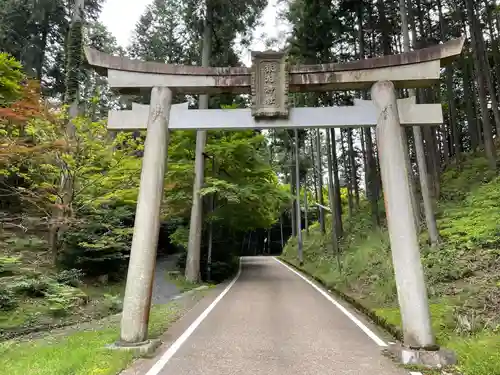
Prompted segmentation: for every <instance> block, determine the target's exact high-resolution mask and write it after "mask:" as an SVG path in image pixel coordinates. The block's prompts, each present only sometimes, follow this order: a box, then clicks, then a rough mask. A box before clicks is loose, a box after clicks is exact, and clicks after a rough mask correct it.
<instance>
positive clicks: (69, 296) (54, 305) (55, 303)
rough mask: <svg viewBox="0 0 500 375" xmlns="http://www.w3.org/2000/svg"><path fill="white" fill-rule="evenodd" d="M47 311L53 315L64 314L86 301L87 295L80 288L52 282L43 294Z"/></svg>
mask: <svg viewBox="0 0 500 375" xmlns="http://www.w3.org/2000/svg"><path fill="white" fill-rule="evenodd" d="M44 299H45V300H46V301H47V302H48V303H49V311H50V312H51V314H52V315H54V316H64V315H66V314H67V313H68V312H69V311H70V310H71V309H73V308H75V307H77V306H81V305H84V304H86V303H87V302H88V300H89V298H88V296H87V295H86V294H85V293H84V292H82V291H81V290H80V289H77V288H73V287H70V286H67V285H62V284H52V285H51V286H50V288H49V289H48V290H47V292H46V293H45V295H44Z"/></svg>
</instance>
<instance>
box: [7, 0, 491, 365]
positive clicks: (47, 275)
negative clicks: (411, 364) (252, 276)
mask: <svg viewBox="0 0 500 375" xmlns="http://www.w3.org/2000/svg"><path fill="white" fill-rule="evenodd" d="M104 3H105V0H71V1H62V0H38V1H34V0H0V20H2V21H1V23H0V370H3V369H5V371H2V373H8V374H13V375H16V374H21V373H23V374H25V373H27V370H26V369H27V368H31V371H32V372H29V373H30V374H31V373H33V374H41V375H42V374H47V375H48V374H56V375H57V374H66V373H71V374H82V375H83V374H117V373H119V371H121V370H122V369H123V368H124V367H126V365H127V364H129V363H130V361H131V360H132V357H131V356H130V355H129V354H124V353H113V354H105V353H102V352H100V351H99V350H98V348H97V346H99V345H101V344H104V343H105V342H110V341H112V340H113V337H114V336H116V331H117V322H116V321H114V320H113V319H114V318H113V316H114V314H117V313H119V312H120V311H121V308H122V298H123V292H124V282H125V277H126V271H127V265H128V259H129V255H130V246H131V242H132V233H133V226H134V216H135V207H136V203H137V196H138V188H139V179H140V171H141V157H142V153H143V147H144V139H145V132H141V131H136V132H112V131H108V130H107V128H106V122H107V114H108V111H109V110H110V109H130V108H131V105H132V102H135V103H144V104H146V103H149V99H150V98H149V93H143V94H142V95H138V96H124V95H117V93H116V92H113V91H112V90H111V89H110V88H109V86H108V85H107V82H106V78H105V77H102V76H100V75H98V74H97V73H96V72H94V71H93V70H92V69H90V68H89V67H88V66H87V65H86V62H85V59H84V55H83V46H91V47H93V48H95V49H98V50H100V51H104V52H106V53H109V54H114V55H119V56H128V57H130V58H135V59H141V60H146V61H161V62H165V63H168V64H186V65H202V64H203V65H208V66H243V65H244V61H243V58H242V56H241V51H242V50H245V49H248V48H249V46H250V43H251V41H252V38H254V35H253V31H254V29H255V28H256V26H257V25H258V24H259V23H260V19H261V16H262V13H263V11H264V9H265V8H266V6H268V2H267V1H266V0H257V1H255V0H253V1H249V0H240V1H238V2H228V1H223V0H205V1H204V2H200V1H194V0H153V1H152V2H151V3H150V4H149V5H148V6H147V8H146V10H145V11H144V13H143V14H142V15H141V16H140V18H139V21H138V22H137V24H136V25H135V27H134V31H133V33H132V36H131V39H130V43H129V45H127V46H125V47H123V46H120V45H119V44H118V43H117V41H116V39H115V37H114V36H113V35H112V34H111V33H110V32H109V31H108V30H107V29H106V26H105V25H104V24H102V23H101V22H100V21H99V19H100V14H101V9H102V6H103V4H104ZM277 9H278V19H279V21H280V22H281V23H282V24H283V25H287V27H288V28H287V31H286V32H283V33H280V34H279V36H278V37H267V36H264V38H265V39H266V47H268V48H269V49H274V50H278V49H283V48H287V50H288V54H289V60H290V61H291V62H292V63H294V64H319V63H323V62H348V61H353V60H359V59H365V58H369V57H376V56H382V55H391V54H399V53H402V52H404V51H407V50H412V49H420V48H424V47H428V46H431V45H435V44H438V43H441V42H444V41H447V40H450V39H453V38H457V37H460V36H462V35H463V36H465V37H466V42H465V46H464V50H463V53H462V55H461V56H460V57H459V58H458V59H457V60H455V61H454V62H453V63H452V64H450V65H448V66H447V67H445V68H442V79H441V83H440V84H439V85H435V86H434V87H432V88H429V89H419V90H416V91H411V90H409V92H407V91H406V90H400V91H401V92H399V94H400V96H401V97H406V96H408V95H416V96H417V100H418V102H419V103H441V104H442V108H443V115H444V119H445V121H444V123H443V124H442V125H441V126H439V127H418V128H417V127H415V128H409V129H406V132H405V135H406V139H407V144H408V152H409V161H408V163H409V166H410V168H409V171H410V174H411V176H410V180H411V182H412V185H413V186H412V188H413V189H412V191H413V195H414V196H413V198H414V204H415V207H416V208H417V209H416V212H415V222H416V225H417V227H418V229H419V233H420V245H421V254H422V262H423V265H424V268H425V275H426V281H427V283H428V292H429V297H430V299H431V314H432V317H433V324H434V325H435V326H434V330H435V333H436V334H437V338H438V343H439V344H441V345H443V346H446V347H448V348H450V349H453V350H455V351H456V352H457V354H458V356H459V364H458V365H457V367H455V368H452V369H445V370H443V372H438V373H443V374H445V373H448V374H464V375H494V374H500V354H499V353H500V333H499V329H500V177H499V174H498V171H499V169H498V165H499V163H498V158H499V156H500V151H499V148H500V143H499V141H498V139H499V138H498V137H499V135H500V107H499V105H498V100H500V7H499V6H498V5H497V4H496V1H488V0H484V1H473V0H454V1H449V0H406V1H405V0H400V1H383V0H354V1H353V0H335V1H331V0H328V1H327V0H279V1H278V2H277ZM207 46H208V47H207ZM207 57H208V60H207ZM291 97H292V98H291V99H292V102H293V104H294V106H296V107H301V106H302V107H303V106H308V107H321V106H332V105H352V101H353V99H354V98H363V99H369V92H362V91H358V92H354V91H352V92H351V91H339V92H328V93H308V94H304V93H300V94H298V93H294V94H291ZM185 101H188V102H189V103H190V107H192V108H196V107H198V105H200V106H201V105H202V100H201V98H198V97H192V96H183V95H176V96H175V97H174V102H175V103H181V102H185ZM206 104H208V107H209V108H227V109H231V108H244V107H248V106H249V105H250V103H249V98H248V97H247V96H245V95H229V94H224V95H216V96H211V97H210V98H209V100H208V103H206ZM198 136H199V135H197V133H196V132H194V131H172V132H170V141H169V146H168V168H167V172H166V174H165V183H164V198H163V203H162V209H161V216H162V224H161V228H160V235H159V240H158V259H163V258H165V259H175V266H174V267H173V268H172V269H169V270H164V271H165V275H162V277H163V276H164V277H165V278H166V279H167V282H168V283H172V284H174V285H175V286H176V287H177V288H178V289H179V290H181V291H183V290H188V289H192V288H195V287H197V286H199V285H201V284H205V285H210V286H212V285H213V284H217V283H220V282H222V281H224V280H227V279H228V278H229V277H231V276H232V275H234V274H235V272H236V271H237V269H238V257H239V256H240V255H258V254H267V255H270V254H272V255H280V254H281V258H282V259H283V260H285V261H286V262H288V263H290V264H292V265H294V266H295V267H297V268H299V269H301V270H302V271H304V272H305V273H307V274H309V275H311V276H312V277H314V278H315V279H316V280H318V281H319V282H320V283H322V284H323V285H325V286H326V287H328V289H329V290H332V291H334V292H336V293H338V294H340V295H341V296H343V298H345V299H347V300H348V301H350V302H351V303H353V304H354V305H355V306H356V307H358V308H359V309H361V310H363V311H364V312H365V313H366V314H367V315H369V316H370V317H371V318H372V319H373V320H375V321H377V322H378V323H379V324H380V325H382V326H383V327H384V328H385V329H386V330H388V331H389V332H390V333H391V334H393V335H394V336H395V337H397V338H398V337H400V335H401V334H400V328H399V327H400V324H401V323H400V316H399V311H398V308H397V295H396V286H395V281H394V272H393V268H392V262H391V257H390V248H389V239H388V233H387V228H386V218H385V208H384V200H383V191H382V185H381V178H380V165H379V163H378V149H377V142H376V133H375V129H370V128H363V129H309V130H299V131H298V132H297V133H295V132H294V131H293V130H269V131H250V130H249V131H240V132H229V131H209V132H207V134H206V145H205V147H204V151H203V153H202V154H201V155H198V154H197V152H196V148H197V147H196V145H197V142H199V139H198V138H199V137H198ZM296 149H297V150H298V152H296ZM199 157H201V158H202V159H203V160H204V167H203V168H204V173H203V176H202V177H204V178H203V180H202V184H201V187H200V191H199V193H200V195H201V196H202V205H201V212H202V220H203V221H202V229H201V231H202V241H201V246H200V248H199V249H193V248H191V246H192V245H190V241H189V237H190V236H192V235H193V234H192V233H190V228H191V229H192V228H193V221H192V220H191V219H192V218H191V213H192V206H193V184H194V181H195V178H196V176H195V162H196V160H197V158H199ZM296 163H297V164H298V166H299V168H298V172H299V173H296V172H295V171H296ZM297 186H299V191H298V192H297V190H296V189H297ZM297 196H300V197H301V198H300V201H297V200H296V199H295V197H297ZM328 207H329V208H330V209H329V210H328V209H326V208H328ZM297 209H299V210H300V211H301V223H300V224H298V223H297V215H296V210H297ZM299 226H300V227H301V228H302V230H301V233H300V234H301V236H298V233H297V232H298V231H297V227H299ZM299 246H300V247H301V248H303V254H304V262H303V263H302V264H300V263H299V260H298V258H297V251H298V247H299ZM191 251H198V252H199V253H200V262H199V264H198V265H197V267H198V268H199V270H200V272H198V273H195V274H194V275H193V273H192V272H191V273H190V272H189V264H187V262H186V259H187V258H188V253H189V252H191ZM184 275H185V276H184ZM174 310H175V309H174ZM174 310H172V309H171V308H170V307H169V308H168V309H167V310H165V307H162V306H160V305H159V306H153V309H152V317H151V327H150V329H151V330H152V335H153V336H154V335H159V334H160V333H161V332H163V331H165V330H166V328H167V326H166V325H168V322H164V321H160V320H159V319H158V317H160V316H164V315H165V314H166V315H168V316H169V317H171V320H172V321H173V320H175V319H177V317H179V316H180V315H181V310H182V307H179V308H178V310H175V311H174ZM110 317H111V318H110ZM102 319H110V321H106V323H105V327H104V328H103V329H102V330H101V331H99V332H97V331H95V330H92V332H91V333H89V332H87V334H86V335H83V334H81V333H79V332H78V329H74V328H69V329H68V331H64V332H66V334H65V337H63V338H58V339H56V341H55V342H54V343H53V344H52V345H53V347H47V346H44V345H42V344H41V343H40V342H39V341H37V338H39V337H42V338H44V337H45V336H44V334H45V333H46V332H50V331H51V330H54V329H61V328H62V327H74V324H76V323H78V324H83V325H85V324H93V323H92V322H96V321H99V322H100V321H101V320H102ZM169 319H170V318H169ZM99 324H100V323H99ZM84 331H85V329H84ZM58 340H59V341H58ZM83 343H85V345H84V344H83ZM101 346H102V345H101ZM62 348H71V350H73V353H74V355H73V356H72V358H71V359H67V360H66V361H62V360H61V357H63V356H64V354H63V353H64V350H65V349H62ZM54 353H59V354H56V355H54ZM30 356H37V358H39V360H38V361H37V363H36V365H35V366H34V367H33V364H29V363H28V361H27V359H26V358H28V357H30ZM47 361H49V362H47ZM103 361H107V362H106V363H107V364H106V368H102V366H103V365H102V362H103ZM47 363H50V366H49V365H47ZM82 363H84V365H82ZM68 371H69V372H68ZM426 374H427V373H426ZM428 374H431V372H429V373H428Z"/></svg>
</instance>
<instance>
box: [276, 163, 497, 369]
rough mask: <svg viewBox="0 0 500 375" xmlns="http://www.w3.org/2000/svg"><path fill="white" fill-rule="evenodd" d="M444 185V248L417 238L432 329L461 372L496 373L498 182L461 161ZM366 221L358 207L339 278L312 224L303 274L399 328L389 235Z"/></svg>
mask: <svg viewBox="0 0 500 375" xmlns="http://www.w3.org/2000/svg"><path fill="white" fill-rule="evenodd" d="M441 186H442V190H441V199H440V200H439V202H438V204H437V207H436V208H437V220H438V227H439V232H440V236H441V243H440V245H439V246H438V247H437V248H435V249H432V248H431V247H430V246H428V244H427V238H428V237H427V233H426V232H425V231H422V233H421V236H420V240H421V241H420V243H421V252H422V262H423V265H424V269H425V274H426V279H427V283H428V293H429V297H430V300H431V306H430V309H431V314H432V319H433V327H434V331H435V333H436V335H437V340H438V343H439V344H440V345H442V346H444V347H446V348H450V349H453V350H455V351H456V352H457V354H458V356H459V360H460V363H459V365H458V366H457V368H456V370H457V371H458V372H460V373H461V374H463V375H491V374H500V178H499V177H498V176H496V173H495V172H491V171H490V170H489V169H488V164H487V160H486V159H485V158H484V157H482V156H478V155H466V157H465V158H464V160H463V161H462V163H461V165H460V167H459V168H457V167H456V166H450V167H449V168H447V169H446V170H445V171H444V173H443V174H442V176H441ZM346 206H347V202H344V209H345V208H346ZM380 209H382V210H383V207H380ZM328 220H330V219H328ZM371 223H372V221H371V219H370V215H369V210H368V202H365V201H363V202H362V204H361V205H360V208H359V210H358V211H356V212H355V213H354V214H353V216H352V217H351V218H349V219H347V220H346V223H345V228H346V230H345V237H344V238H343V239H342V242H341V256H340V259H341V265H342V270H341V272H339V268H338V267H337V260H336V257H335V256H334V254H333V252H332V246H331V235H330V234H329V233H327V234H326V235H324V236H323V235H322V234H321V232H320V230H319V225H318V224H317V223H316V224H314V225H312V226H311V228H310V233H309V235H307V234H305V232H304V265H303V267H302V269H303V270H304V271H305V272H306V273H308V274H309V275H312V276H314V277H315V278H317V279H318V280H321V282H322V283H323V284H324V285H326V286H327V287H328V288H331V289H334V290H338V291H340V292H341V293H343V294H345V295H347V296H348V297H350V298H352V299H354V300H355V301H357V302H359V303H360V304H361V305H362V306H364V307H366V308H367V309H368V310H370V311H372V312H374V313H375V314H376V316H377V317H378V318H379V319H382V320H384V321H385V322H386V323H388V324H389V325H393V326H395V327H396V328H398V327H400V324H401V321H400V314H399V310H398V308H397V295H396V285H395V281H394V274H393V268H392V258H391V253H390V248H389V238H388V233H387V230H386V228H385V226H382V227H381V228H373V226H372V224H371ZM327 228H329V226H328V225H327ZM396 251H397V250H396ZM296 256H297V242H296V239H295V238H292V239H290V241H289V242H288V243H287V245H286V248H285V251H284V254H283V257H284V258H285V259H286V260H287V261H289V262H291V263H292V264H294V265H296V266H298V261H297V258H296Z"/></svg>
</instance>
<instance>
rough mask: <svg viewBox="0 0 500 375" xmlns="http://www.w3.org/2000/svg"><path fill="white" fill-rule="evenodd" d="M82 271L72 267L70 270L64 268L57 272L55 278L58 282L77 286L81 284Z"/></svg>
mask: <svg viewBox="0 0 500 375" xmlns="http://www.w3.org/2000/svg"><path fill="white" fill-rule="evenodd" d="M83 276H84V273H83V272H82V270H78V269H76V268H72V269H70V270H64V271H61V272H59V273H58V274H57V275H56V277H55V279H56V281H57V282H58V283H60V284H65V285H69V286H72V287H78V286H80V285H81V284H82V278H83Z"/></svg>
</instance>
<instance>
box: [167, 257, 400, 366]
mask: <svg viewBox="0 0 500 375" xmlns="http://www.w3.org/2000/svg"><path fill="white" fill-rule="evenodd" d="M239 374H241V375H257V374H262V375H299V374H300V375H329V374H332V375H333V374H335V375H407V374H408V371H407V370H403V369H402V368H398V367H397V366H396V365H395V364H393V363H392V362H391V361H390V360H389V359H387V358H385V357H383V356H382V355H381V354H380V347H379V346H378V345H377V344H376V343H375V342H374V341H373V340H372V339H371V338H369V337H368V336H367V335H366V334H365V333H364V332H363V331H362V330H361V329H360V328H359V327H358V326H356V325H355V324H354V323H353V322H352V321H351V320H350V319H349V318H348V317H347V316H346V315H345V314H344V313H342V312H341V311H340V310H339V309H338V308H337V307H336V306H335V305H333V304H332V303H331V302H330V301H328V300H327V299H326V298H325V297H324V296H322V295H321V294H320V293H319V292H318V291H317V290H315V289H314V288H313V287H312V286H311V285H309V284H308V283H307V282H305V281H304V280H302V279H301V278H300V277H299V276H297V275H296V274H294V273H293V272H292V271H290V270H288V269H287V268H286V267H285V266H283V265H281V264H279V263H278V262H277V261H275V260H274V259H272V258H269V257H255V258H246V259H244V260H243V261H242V273H241V275H240V277H239V279H238V281H237V282H236V283H235V284H234V285H233V287H232V288H231V289H230V290H229V292H228V293H227V294H226V295H225V296H224V297H223V298H222V300H220V302H219V303H218V304H217V305H216V306H215V308H214V309H213V310H212V311H211V312H210V313H209V315H208V316H207V317H206V319H205V320H203V322H202V323H201V324H200V325H199V326H198V327H197V328H196V330H195V331H194V332H193V333H192V335H191V336H190V337H189V338H188V339H187V341H186V342H184V344H183V345H182V346H181V347H180V348H179V350H178V351H177V352H175V354H174V355H173V356H172V357H171V358H170V360H169V361H168V362H167V363H166V364H165V366H164V367H163V369H162V370H161V371H160V372H159V375H239Z"/></svg>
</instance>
